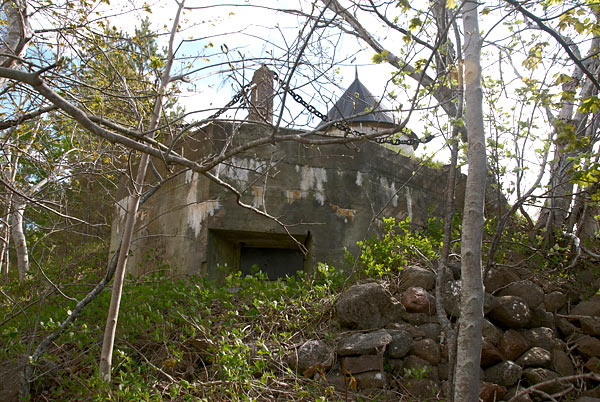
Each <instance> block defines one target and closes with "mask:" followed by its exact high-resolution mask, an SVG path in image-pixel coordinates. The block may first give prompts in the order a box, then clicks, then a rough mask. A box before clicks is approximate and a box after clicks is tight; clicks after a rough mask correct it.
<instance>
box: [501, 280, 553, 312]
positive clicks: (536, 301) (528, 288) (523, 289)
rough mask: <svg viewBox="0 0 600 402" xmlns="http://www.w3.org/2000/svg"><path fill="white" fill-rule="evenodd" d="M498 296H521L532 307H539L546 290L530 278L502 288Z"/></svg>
mask: <svg viewBox="0 0 600 402" xmlns="http://www.w3.org/2000/svg"><path fill="white" fill-rule="evenodd" d="M497 295H498V296H519V297H520V298H521V299H523V300H524V301H525V303H527V306H528V307H529V308H530V309H535V308H537V307H538V306H539V305H540V304H542V303H543V302H544V291H543V290H542V288H541V287H539V286H538V285H537V284H535V283H533V282H531V281H530V280H525V281H517V282H512V283H509V284H508V285H506V287H504V288H502V289H500V291H498V293H497Z"/></svg>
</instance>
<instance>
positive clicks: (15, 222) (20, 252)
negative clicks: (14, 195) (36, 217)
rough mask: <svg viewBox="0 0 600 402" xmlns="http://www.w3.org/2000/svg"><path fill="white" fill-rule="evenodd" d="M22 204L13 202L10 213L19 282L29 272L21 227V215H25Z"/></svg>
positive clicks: (22, 228) (25, 242)
mask: <svg viewBox="0 0 600 402" xmlns="http://www.w3.org/2000/svg"><path fill="white" fill-rule="evenodd" d="M25 206H26V204H25V203H24V202H15V203H14V205H13V211H12V213H11V224H12V228H11V231H12V238H13V244H14V246H15V252H16V254H17V269H18V272H19V282H22V281H23V280H24V279H25V275H26V274H27V272H29V253H28V252H27V240H26V238H25V230H24V227H23V214H24V213H25Z"/></svg>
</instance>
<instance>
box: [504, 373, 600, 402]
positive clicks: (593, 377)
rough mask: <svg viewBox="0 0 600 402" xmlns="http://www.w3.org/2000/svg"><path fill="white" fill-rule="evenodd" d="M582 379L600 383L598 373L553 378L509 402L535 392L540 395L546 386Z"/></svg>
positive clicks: (521, 393) (514, 401) (510, 401)
mask: <svg viewBox="0 0 600 402" xmlns="http://www.w3.org/2000/svg"><path fill="white" fill-rule="evenodd" d="M580 379H590V380H594V381H600V374H596V373H586V374H577V375H570V376H566V377H558V378H553V379H551V380H548V381H543V382H540V383H537V384H535V385H532V386H531V387H529V388H527V389H525V390H523V391H521V392H519V393H517V394H515V396H513V397H512V398H511V399H510V400H509V401H508V402H516V401H517V400H519V398H521V397H522V396H525V395H527V394H529V393H531V392H534V391H535V392H538V393H540V392H542V391H539V388H541V387H544V386H546V385H551V384H554V383H557V382H563V381H569V382H570V381H577V380H580ZM548 396H549V395H548Z"/></svg>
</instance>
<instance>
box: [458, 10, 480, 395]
mask: <svg viewBox="0 0 600 402" xmlns="http://www.w3.org/2000/svg"><path fill="white" fill-rule="evenodd" d="M462 6H463V27H464V36H465V40H464V49H465V51H464V54H465V77H464V81H465V106H466V127H467V135H468V146H469V148H468V153H467V160H468V164H469V170H468V176H467V184H466V190H465V206H464V212H463V228H462V248H461V254H462V269H461V273H462V290H461V299H460V303H461V305H460V319H459V330H458V339H457V350H456V370H455V380H454V381H455V386H454V401H455V402H474V401H477V400H478V394H479V370H480V360H481V343H482V342H481V328H482V323H483V280H482V276H481V243H482V239H483V223H484V219H483V206H484V198H485V181H486V176H487V175H486V172H487V168H486V149H485V134H484V127H483V106H482V101H483V94H482V89H481V64H480V57H481V35H480V32H479V22H478V11H477V3H476V2H475V1H472V0H465V1H463V5H462Z"/></svg>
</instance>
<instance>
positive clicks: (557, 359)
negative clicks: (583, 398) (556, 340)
mask: <svg viewBox="0 0 600 402" xmlns="http://www.w3.org/2000/svg"><path fill="white" fill-rule="evenodd" d="M552 370H554V371H556V372H557V373H558V374H560V375H561V376H563V377H566V376H569V375H574V374H575V366H574V365H573V362H572V361H571V359H570V358H569V355H568V354H567V353H566V352H565V351H563V350H562V349H561V348H558V347H557V348H554V350H553V351H552Z"/></svg>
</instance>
